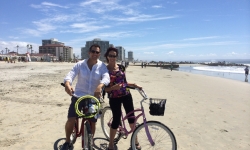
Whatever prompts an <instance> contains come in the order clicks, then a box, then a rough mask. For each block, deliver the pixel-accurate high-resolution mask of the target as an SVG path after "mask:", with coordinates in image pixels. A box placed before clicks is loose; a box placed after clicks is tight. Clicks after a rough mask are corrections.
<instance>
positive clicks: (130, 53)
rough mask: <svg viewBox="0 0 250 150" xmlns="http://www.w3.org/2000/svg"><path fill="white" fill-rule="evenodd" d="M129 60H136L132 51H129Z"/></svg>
mask: <svg viewBox="0 0 250 150" xmlns="http://www.w3.org/2000/svg"><path fill="white" fill-rule="evenodd" d="M128 61H129V62H133V61H134V56H133V52H132V51H129V52H128Z"/></svg>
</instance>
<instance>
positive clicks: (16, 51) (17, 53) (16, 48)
mask: <svg viewBox="0 0 250 150" xmlns="http://www.w3.org/2000/svg"><path fill="white" fill-rule="evenodd" d="M18 47H19V46H18V45H17V46H16V49H17V51H16V53H17V54H18Z"/></svg>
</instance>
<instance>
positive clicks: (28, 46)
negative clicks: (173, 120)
mask: <svg viewBox="0 0 250 150" xmlns="http://www.w3.org/2000/svg"><path fill="white" fill-rule="evenodd" d="M29 47H30V45H29V44H27V53H28V52H29Z"/></svg>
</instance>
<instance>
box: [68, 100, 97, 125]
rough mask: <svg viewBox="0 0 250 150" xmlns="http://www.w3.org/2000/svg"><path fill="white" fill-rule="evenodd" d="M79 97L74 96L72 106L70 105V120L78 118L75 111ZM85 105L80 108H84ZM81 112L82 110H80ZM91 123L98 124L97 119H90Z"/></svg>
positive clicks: (80, 105)
mask: <svg viewBox="0 0 250 150" xmlns="http://www.w3.org/2000/svg"><path fill="white" fill-rule="evenodd" d="M77 99H78V98H77V97H74V96H72V98H71V104H70V105H69V110H68V118H72V117H77V114H76V111H75V103H76V101H77ZM83 106H84V104H79V108H81V107H83ZM79 110H80V109H79ZM90 120H91V122H97V119H95V118H94V117H93V118H90Z"/></svg>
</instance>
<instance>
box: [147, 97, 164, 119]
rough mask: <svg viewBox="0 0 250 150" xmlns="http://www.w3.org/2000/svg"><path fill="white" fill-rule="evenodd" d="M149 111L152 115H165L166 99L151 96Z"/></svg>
mask: <svg viewBox="0 0 250 150" xmlns="http://www.w3.org/2000/svg"><path fill="white" fill-rule="evenodd" d="M149 101H150V103H149V113H150V115H152V116H164V112H165V105H166V101H167V100H166V99H157V98H150V99H149Z"/></svg>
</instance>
